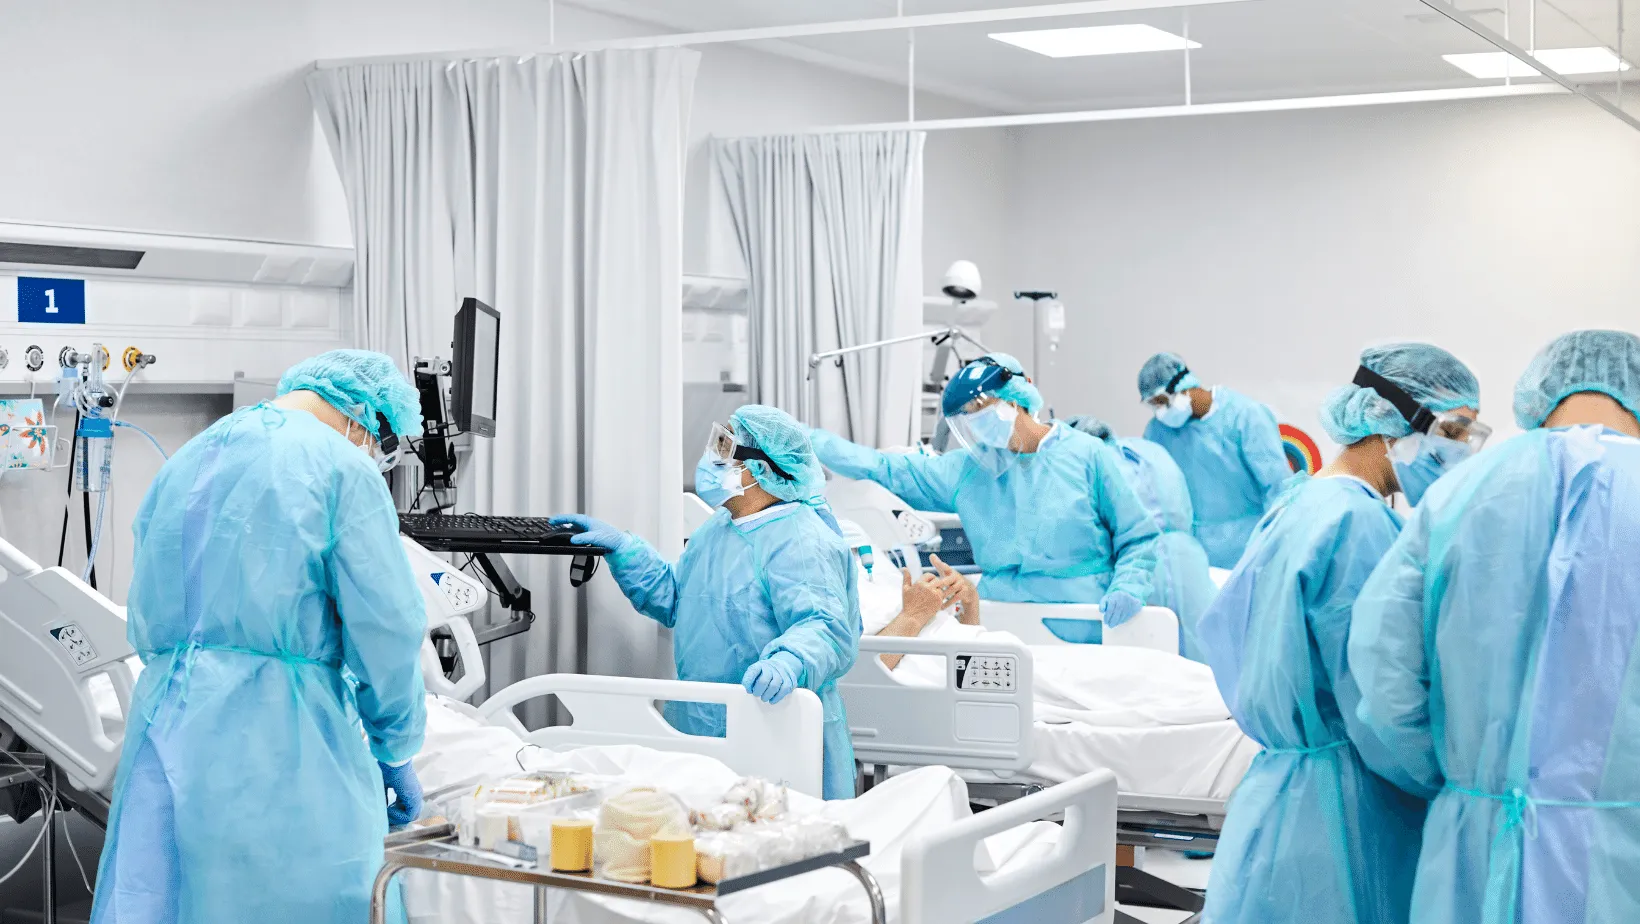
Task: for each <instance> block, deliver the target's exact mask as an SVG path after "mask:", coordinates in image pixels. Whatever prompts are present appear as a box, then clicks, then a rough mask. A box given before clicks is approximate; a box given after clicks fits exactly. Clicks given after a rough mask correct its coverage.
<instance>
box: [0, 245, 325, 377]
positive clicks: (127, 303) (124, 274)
mask: <svg viewBox="0 0 1640 924" xmlns="http://www.w3.org/2000/svg"><path fill="white" fill-rule="evenodd" d="M352 282H353V251H352V250H351V249H347V248H337V247H312V246H305V245H296V244H272V243H265V242H260V241H236V240H226V239H221V238H198V237H181V236H175V235H163V234H145V233H139V232H130V231H104V230H94V229H81V228H64V227H56V226H45V225H22V224H11V223H5V222H0V392H4V393H11V394H16V393H18V392H28V391H30V390H34V391H38V392H40V393H45V392H48V391H49V390H50V388H51V382H52V381H53V380H54V379H55V378H56V377H57V372H58V368H59V362H58V357H59V356H61V355H64V350H65V348H66V349H67V350H68V351H70V352H89V351H90V350H91V347H92V344H94V343H101V344H104V345H105V346H106V347H107V348H108V351H109V353H110V354H112V355H113V356H114V357H115V358H116V361H117V360H118V358H119V357H120V356H122V355H123V354H125V353H126V352H127V351H128V350H129V349H130V348H135V349H136V350H137V351H140V352H142V353H146V354H149V355H151V356H154V357H156V360H157V361H156V362H154V363H153V364H152V365H151V366H149V367H148V368H146V369H144V370H143V372H142V375H141V378H140V379H139V380H138V385H139V387H142V388H145V389H149V390H154V389H158V390H161V391H220V392H227V391H230V390H231V389H232V386H233V382H234V380H235V379H236V378H250V379H271V378H277V377H278V376H279V374H280V373H281V372H283V371H284V369H285V368H287V367H288V366H290V365H291V364H292V363H295V362H296V361H297V360H300V359H302V358H304V357H307V356H311V355H313V354H314V353H318V352H323V351H324V350H329V349H335V348H337V347H343V346H350V345H352V336H351V335H352V329H353V325H352V317H351V312H352V288H351V286H352ZM110 374H112V375H120V374H123V373H122V372H121V371H120V370H118V369H111V370H110Z"/></svg>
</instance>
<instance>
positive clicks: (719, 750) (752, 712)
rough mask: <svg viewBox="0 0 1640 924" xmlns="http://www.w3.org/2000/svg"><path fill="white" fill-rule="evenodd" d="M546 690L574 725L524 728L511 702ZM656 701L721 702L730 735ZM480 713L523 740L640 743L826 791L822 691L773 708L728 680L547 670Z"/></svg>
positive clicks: (814, 792) (554, 744)
mask: <svg viewBox="0 0 1640 924" xmlns="http://www.w3.org/2000/svg"><path fill="white" fill-rule="evenodd" d="M541 696H557V697H558V700H559V702H561V703H562V704H563V705H564V708H566V709H568V710H569V712H570V715H571V717H572V719H573V721H572V723H571V724H569V725H558V726H553V727H550V728H543V729H541V730H539V731H534V732H531V731H527V730H525V728H524V726H523V725H522V724H521V723H520V722H519V721H518V719H517V718H516V717H515V716H514V715H513V712H512V708H513V707H514V706H516V705H518V704H519V703H523V702H528V701H529V700H532V699H535V698H537V697H541ZM657 700H670V701H673V702H688V703H721V704H722V705H723V706H724V708H725V710H726V712H727V725H726V735H725V737H722V738H708V737H704V736H702V735H689V734H685V733H683V732H680V731H678V730H677V729H675V728H673V727H672V726H671V725H670V724H668V723H667V721H666V719H665V717H663V716H662V715H661V713H660V710H659V709H658V708H656V705H655V703H656V701H657ZM478 711H479V714H480V715H481V716H483V717H484V719H485V720H486V721H488V722H490V723H491V724H494V725H501V726H504V727H508V728H511V729H512V730H513V731H515V732H517V733H518V734H519V735H520V736H522V737H523V738H524V740H525V741H528V742H529V743H531V744H538V745H540V746H542V747H547V748H555V749H563V748H564V747H584V746H588V745H599V744H638V745H643V746H645V747H650V748H655V749H656V750H660V751H680V752H683V753H688V754H703V755H705V756H707V757H714V758H716V759H718V760H720V761H723V763H724V764H726V765H728V766H729V767H731V768H733V769H734V770H735V771H736V772H738V773H742V774H745V775H746V776H757V777H762V778H763V779H766V780H775V781H780V782H784V783H785V784H786V785H788V786H790V787H791V788H793V789H795V790H797V791H798V792H802V793H806V794H808V795H811V796H814V797H815V798H819V797H820V796H821V780H822V763H823V760H824V752H825V745H824V733H825V714H824V711H823V709H822V707H821V705H820V697H818V696H816V695H814V693H813V692H811V691H809V690H797V691H795V692H794V693H792V695H790V696H788V697H786V699H784V700H782V701H781V702H780V703H778V704H776V705H773V706H771V705H768V704H766V703H764V702H762V701H761V700H759V699H758V698H757V697H755V696H752V695H751V694H750V693H747V692H746V691H745V690H744V689H742V688H741V687H740V686H738V685H736V684H730V683H695V682H691V681H684V680H652V679H648V678H643V677H594V676H585V675H581V674H545V675H542V676H540V677H530V678H528V679H525V680H520V681H519V682H517V683H515V684H513V685H512V686H510V687H507V688H506V689H504V690H502V691H500V692H498V693H496V694H495V695H494V696H492V697H490V698H489V699H487V700H485V701H484V705H482V706H480V707H478Z"/></svg>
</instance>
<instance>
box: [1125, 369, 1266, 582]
mask: <svg viewBox="0 0 1640 924" xmlns="http://www.w3.org/2000/svg"><path fill="white" fill-rule="evenodd" d="M1139 397H1140V399H1141V400H1143V401H1145V402H1146V403H1147V404H1149V405H1150V408H1151V413H1152V414H1154V415H1155V419H1154V420H1152V421H1151V422H1150V423H1149V424H1147V425H1146V426H1145V439H1147V440H1150V441H1151V442H1153V443H1159V444H1160V445H1161V447H1162V448H1163V449H1166V450H1167V451H1168V454H1169V455H1171V456H1172V457H1173V461H1175V462H1177V463H1179V468H1180V469H1181V470H1183V472H1184V478H1185V482H1186V483H1187V484H1189V485H1190V502H1191V504H1192V506H1194V508H1195V514H1196V524H1195V533H1196V538H1197V539H1199V540H1201V544H1202V548H1205V549H1206V550H1207V560H1208V562H1209V563H1211V564H1212V565H1213V567H1215V568H1234V567H1235V566H1236V561H1237V560H1238V559H1240V558H1241V552H1242V549H1245V548H1246V547H1247V539H1248V537H1250V536H1251V535H1253V527H1254V526H1256V525H1258V521H1259V517H1262V516H1263V515H1264V511H1265V510H1267V509H1269V507H1270V504H1271V503H1273V502H1274V501H1275V499H1276V495H1277V494H1278V493H1279V492H1280V491H1281V487H1282V485H1284V484H1286V482H1287V479H1289V478H1291V477H1292V475H1293V469H1292V466H1290V465H1288V464H1287V453H1286V451H1285V450H1284V449H1282V447H1281V431H1280V429H1279V428H1278V427H1277V425H1276V415H1275V414H1274V413H1272V412H1271V411H1270V409H1269V408H1267V407H1265V406H1264V405H1262V404H1260V403H1258V402H1257V401H1254V400H1253V399H1251V398H1247V397H1244V396H1242V395H1240V394H1237V393H1236V392H1233V391H1231V390H1230V389H1228V388H1225V387H1224V386H1222V385H1215V386H1213V387H1212V388H1210V389H1209V388H1203V387H1202V384H1201V382H1200V381H1199V380H1198V379H1197V378H1196V376H1195V375H1194V374H1193V373H1191V371H1190V369H1189V367H1187V366H1186V365H1185V363H1184V360H1182V359H1180V358H1179V357H1177V356H1175V355H1173V354H1172V353H1157V354H1156V355H1155V356H1152V357H1151V358H1150V359H1149V361H1147V362H1146V363H1145V365H1144V368H1142V369H1140V370H1139Z"/></svg>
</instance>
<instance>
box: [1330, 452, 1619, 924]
mask: <svg viewBox="0 0 1640 924" xmlns="http://www.w3.org/2000/svg"><path fill="white" fill-rule="evenodd" d="M1637 562H1640V442H1636V441H1635V440H1633V439H1630V438H1628V437H1624V436H1619V435H1617V434H1616V433H1613V432H1610V431H1601V430H1600V429H1597V428H1594V427H1584V428H1578V429H1570V430H1536V431H1532V432H1530V433H1527V434H1525V435H1523V436H1519V437H1516V438H1514V439H1511V440H1509V441H1508V442H1505V443H1503V444H1502V445H1500V446H1498V447H1496V448H1494V449H1488V450H1487V451H1486V452H1483V453H1481V454H1480V455H1478V456H1476V457H1475V458H1473V459H1471V460H1469V461H1468V462H1465V463H1464V464H1463V465H1461V466H1459V467H1458V468H1456V469H1454V470H1453V471H1452V472H1451V473H1449V474H1447V475H1446V476H1445V477H1443V478H1442V479H1441V480H1440V481H1437V482H1436V483H1435V486H1434V487H1432V488H1431V489H1430V490H1429V493H1428V494H1426V495H1425V496H1424V499H1423V501H1422V502H1421V503H1420V504H1419V505H1418V507H1417V509H1416V510H1415V511H1414V512H1413V515H1412V517H1411V520H1410V522H1409V523H1408V524H1407V529H1406V532H1405V533H1403V534H1402V535H1401V538H1400V540H1399V541H1397V542H1396V544H1395V546H1394V548H1392V549H1391V550H1390V552H1389V554H1388V555H1387V556H1386V557H1385V559H1384V562H1383V564H1381V565H1380V566H1379V567H1378V570H1377V571H1376V572H1375V573H1374V574H1373V576H1372V579H1371V580H1370V581H1368V582H1367V586H1366V588H1365V589H1364V590H1363V591H1362V593H1361V599H1360V600H1359V601H1358V602H1357V603H1356V607H1355V624H1354V627H1353V629H1352V630H1351V633H1350V663H1351V666H1352V667H1353V668H1354V671H1355V673H1356V676H1357V677H1359V678H1360V682H1361V695H1362V700H1361V704H1360V707H1359V708H1360V715H1361V718H1362V719H1363V720H1364V721H1365V722H1366V723H1367V724H1368V725H1370V726H1371V727H1372V728H1373V729H1374V730H1376V732H1377V733H1378V734H1379V735H1380V736H1382V737H1383V739H1384V740H1385V741H1386V742H1387V743H1388V744H1389V745H1390V748H1389V751H1388V755H1389V758H1390V759H1391V761H1392V765H1393V768H1394V769H1395V770H1397V771H1399V772H1402V773H1405V774H1408V775H1410V776H1412V777H1413V778H1414V779H1416V780H1417V781H1418V782H1419V784H1420V785H1421V786H1422V787H1423V788H1424V789H1425V791H1427V792H1429V793H1431V794H1435V793H1438V795H1436V796H1435V801H1434V803H1433V804H1432V805H1431V806H1430V810H1429V822H1428V824H1427V825H1426V826H1425V828H1424V847H1423V853H1422V855H1421V856H1420V858H1419V862H1418V876H1417V886H1416V888H1415V889H1414V892H1413V902H1412V920H1413V921H1415V922H1420V924H1437V922H1438V924H1516V922H1517V921H1518V922H1521V924H1549V922H1553V924H1580V922H1601V924H1606V922H1612V924H1616V922H1627V921H1636V920H1640V657H1637V656H1636V649H1637V647H1640V567H1637V564H1636V563H1637Z"/></svg>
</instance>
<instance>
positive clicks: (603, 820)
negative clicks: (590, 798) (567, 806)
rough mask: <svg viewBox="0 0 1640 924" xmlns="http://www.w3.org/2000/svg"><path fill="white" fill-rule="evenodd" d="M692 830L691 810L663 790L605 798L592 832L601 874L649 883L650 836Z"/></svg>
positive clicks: (676, 834) (645, 789) (635, 791)
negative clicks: (595, 826)
mask: <svg viewBox="0 0 1640 924" xmlns="http://www.w3.org/2000/svg"><path fill="white" fill-rule="evenodd" d="M690 833H691V830H690V827H689V812H688V811H687V810H686V809H685V808H684V807H683V804H682V803H680V802H678V800H677V799H676V798H674V797H672V796H670V795H668V794H666V793H663V792H661V791H659V790H656V789H651V788H648V787H638V788H635V789H629V790H627V791H626V792H624V793H621V794H620V795H618V796H612V797H610V798H608V799H605V800H604V804H603V806H602V807H601V808H599V810H598V826H597V829H596V830H595V831H594V832H593V835H592V853H593V860H594V861H595V862H596V864H597V868H598V875H600V876H603V877H605V878H608V879H618V880H620V881H622V882H648V881H649V862H650V861H649V840H650V838H652V837H654V836H655V835H657V834H665V835H670V836H674V837H682V836H685V835H688V834H690Z"/></svg>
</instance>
